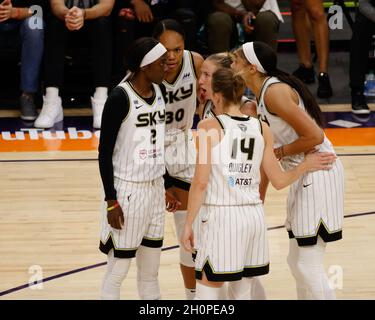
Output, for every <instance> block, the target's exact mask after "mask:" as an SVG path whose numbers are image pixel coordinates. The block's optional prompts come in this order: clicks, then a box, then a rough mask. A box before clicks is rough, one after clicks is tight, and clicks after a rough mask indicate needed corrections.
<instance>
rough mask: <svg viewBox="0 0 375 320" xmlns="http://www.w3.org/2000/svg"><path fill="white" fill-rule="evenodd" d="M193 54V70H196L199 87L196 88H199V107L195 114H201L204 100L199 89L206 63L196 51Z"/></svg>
mask: <svg viewBox="0 0 375 320" xmlns="http://www.w3.org/2000/svg"><path fill="white" fill-rule="evenodd" d="M190 52H191V56H192V58H193V68H194V73H195V77H196V82H197V85H196V88H197V106H196V112H195V113H198V114H199V115H200V113H199V110H201V108H202V106H201V105H202V99H201V97H200V88H199V83H198V81H199V77H200V76H201V67H202V64H203V62H204V59H203V57H202V56H201V55H200V54H199V53H197V52H194V51H190Z"/></svg>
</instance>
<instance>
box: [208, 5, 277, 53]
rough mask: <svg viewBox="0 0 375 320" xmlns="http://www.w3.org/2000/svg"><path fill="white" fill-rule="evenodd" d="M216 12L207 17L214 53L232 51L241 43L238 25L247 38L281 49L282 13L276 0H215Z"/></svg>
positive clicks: (211, 46)
mask: <svg viewBox="0 0 375 320" xmlns="http://www.w3.org/2000/svg"><path fill="white" fill-rule="evenodd" d="M211 2H212V6H213V9H214V11H213V12H212V13H211V14H209V16H208V18H207V36H208V49H209V51H210V53H211V54H212V53H218V52H224V51H229V50H230V49H231V47H232V46H236V44H237V42H238V36H237V35H238V31H237V27H236V24H237V23H239V24H240V25H241V27H242V28H243V31H244V33H245V37H244V38H245V39H244V41H262V42H265V43H267V44H268V45H270V46H271V47H272V48H273V49H274V50H275V51H276V49H277V37H278V32H279V26H280V22H283V18H282V16H281V14H280V10H279V6H278V4H277V1H276V0H242V1H241V0H211Z"/></svg>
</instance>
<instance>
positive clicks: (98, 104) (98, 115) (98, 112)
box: [91, 97, 107, 129]
mask: <svg viewBox="0 0 375 320" xmlns="http://www.w3.org/2000/svg"><path fill="white" fill-rule="evenodd" d="M106 100H107V99H94V97H91V106H92V115H93V118H94V121H93V124H92V126H93V127H94V128H95V129H100V126H101V124H102V113H103V109H104V104H105V102H106Z"/></svg>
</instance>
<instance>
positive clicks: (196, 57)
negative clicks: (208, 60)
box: [190, 51, 204, 64]
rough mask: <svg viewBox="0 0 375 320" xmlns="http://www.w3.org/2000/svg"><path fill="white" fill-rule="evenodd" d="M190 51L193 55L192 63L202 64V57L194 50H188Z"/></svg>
mask: <svg viewBox="0 0 375 320" xmlns="http://www.w3.org/2000/svg"><path fill="white" fill-rule="evenodd" d="M190 53H191V56H192V57H193V61H194V64H197V63H198V64H202V63H203V61H204V59H203V57H202V56H201V55H200V54H199V53H198V52H195V51H190Z"/></svg>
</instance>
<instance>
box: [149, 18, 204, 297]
mask: <svg viewBox="0 0 375 320" xmlns="http://www.w3.org/2000/svg"><path fill="white" fill-rule="evenodd" d="M153 35H154V37H155V38H156V39H158V40H159V41H160V43H162V44H163V45H164V46H165V48H166V49H167V61H166V65H167V71H166V74H165V78H164V81H163V86H164V87H165V92H164V95H165V100H166V141H165V143H166V168H167V172H168V175H167V177H168V178H167V180H168V181H167V182H166V187H167V185H168V187H170V188H169V189H168V192H171V193H172V194H173V195H174V196H175V197H176V198H177V199H178V201H179V202H180V203H181V205H180V207H179V209H178V210H177V211H176V212H175V213H174V215H173V216H174V221H175V226H176V232H177V239H180V237H181V234H182V230H183V226H184V223H185V219H186V206H187V198H188V192H189V188H190V182H191V179H192V178H193V175H194V166H195V144H194V141H193V137H192V134H191V132H189V130H190V129H191V127H192V126H193V120H194V114H195V111H196V107H197V79H198V78H199V76H200V69H201V65H202V63H203V58H202V57H201V56H200V55H199V54H198V53H195V52H191V51H187V50H184V47H185V34H184V29H183V28H182V26H181V25H180V24H179V23H178V22H177V21H175V20H172V19H166V20H162V21H160V22H159V23H158V24H157V25H156V27H155V30H154V34H153ZM189 155H190V159H189ZM180 269H181V273H182V276H183V279H184V285H185V294H186V298H187V299H188V300H191V299H193V298H194V294H195V271H194V261H193V258H192V255H191V253H190V252H187V251H185V249H184V248H183V247H182V246H181V245H180Z"/></svg>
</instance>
